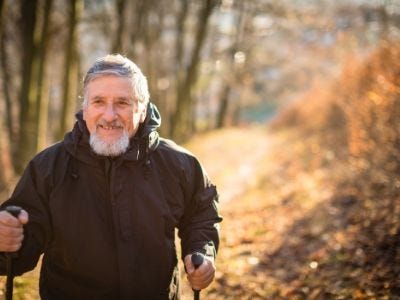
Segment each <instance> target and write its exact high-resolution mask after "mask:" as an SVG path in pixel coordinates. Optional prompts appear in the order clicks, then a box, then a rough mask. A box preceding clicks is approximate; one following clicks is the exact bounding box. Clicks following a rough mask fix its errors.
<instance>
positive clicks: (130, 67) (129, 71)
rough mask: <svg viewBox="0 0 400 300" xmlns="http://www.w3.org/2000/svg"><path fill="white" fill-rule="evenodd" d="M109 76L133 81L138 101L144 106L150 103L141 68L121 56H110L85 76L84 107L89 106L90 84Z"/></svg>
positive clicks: (94, 66) (145, 80) (105, 57)
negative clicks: (96, 79)
mask: <svg viewBox="0 0 400 300" xmlns="http://www.w3.org/2000/svg"><path fill="white" fill-rule="evenodd" d="M109 75H113V76H119V77H125V78H129V79H131V81H132V87H133V93H134V96H135V97H136V98H137V100H138V101H139V102H142V103H144V104H147V103H148V102H149V99H150V94H149V88H148V85H147V79H146V77H145V76H144V75H143V73H142V71H141V70H140V68H139V67H138V66H137V65H136V64H135V63H134V62H133V61H131V60H130V59H128V58H126V57H124V56H122V55H120V54H109V55H106V56H104V57H102V58H99V59H98V60H96V62H95V63H94V64H93V65H92V66H91V67H90V69H89V70H88V71H87V73H86V75H85V78H84V80H83V103H82V105H83V107H85V106H86V105H87V104H88V103H87V99H86V96H85V91H86V87H87V85H88V84H89V82H91V81H92V80H93V79H95V78H98V77H101V76H109Z"/></svg>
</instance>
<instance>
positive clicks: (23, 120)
mask: <svg viewBox="0 0 400 300" xmlns="http://www.w3.org/2000/svg"><path fill="white" fill-rule="evenodd" d="M37 4H38V1H37V0H22V2H21V19H20V24H21V34H22V36H21V37H22V49H21V51H22V61H23V64H22V83H21V90H20V95H19V103H20V115H19V124H20V131H19V139H18V146H17V148H16V160H15V167H16V170H17V172H21V171H22V169H23V167H24V166H25V164H26V163H27V161H28V160H29V158H30V156H31V155H32V153H34V151H35V149H36V134H37V132H35V128H36V126H35V108H36V104H35V101H36V86H35V85H34V80H33V76H32V75H33V74H32V73H33V70H34V67H35V64H37V61H35V57H36V55H35V54H36V51H37V48H36V46H35V44H34V33H35V27H36V9H37Z"/></svg>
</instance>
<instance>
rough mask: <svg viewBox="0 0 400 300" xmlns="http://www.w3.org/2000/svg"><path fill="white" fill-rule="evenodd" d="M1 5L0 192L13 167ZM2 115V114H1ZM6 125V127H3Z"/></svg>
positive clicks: (8, 79)
mask: <svg viewBox="0 0 400 300" xmlns="http://www.w3.org/2000/svg"><path fill="white" fill-rule="evenodd" d="M3 5H4V1H3V0H0V56H1V60H0V63H1V69H2V77H3V78H2V79H3V82H2V84H3V92H4V98H5V113H6V116H5V123H6V124H4V123H3V122H0V192H2V191H4V190H5V189H6V187H7V186H8V184H9V182H10V181H11V179H12V177H13V176H14V168H13V165H12V160H11V157H12V156H11V149H10V146H11V140H10V137H11V136H13V135H12V134H13V131H12V129H13V126H12V124H13V123H12V114H11V96H10V92H9V89H8V84H9V82H10V75H9V71H8V70H9V68H8V65H7V64H6V62H7V59H6V57H7V56H6V51H5V37H4V27H3V22H4V21H3V20H4V18H3V11H4V9H3ZM1 117H3V116H1ZM4 126H6V127H7V129H5V128H4Z"/></svg>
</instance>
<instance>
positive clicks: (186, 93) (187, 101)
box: [171, 0, 218, 141]
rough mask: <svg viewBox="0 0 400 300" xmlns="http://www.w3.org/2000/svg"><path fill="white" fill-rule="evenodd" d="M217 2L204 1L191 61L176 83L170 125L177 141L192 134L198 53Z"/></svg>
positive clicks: (172, 134) (212, 0)
mask: <svg viewBox="0 0 400 300" xmlns="http://www.w3.org/2000/svg"><path fill="white" fill-rule="evenodd" d="M217 2H218V1H215V0H206V1H205V2H204V6H203V8H202V10H201V13H200V14H199V18H198V26H197V31H196V34H195V45H194V47H193V52H192V55H191V61H190V64H189V66H188V67H187V69H186V73H185V78H184V80H183V81H182V82H178V84H179V86H178V91H177V101H176V108H175V113H174V117H173V119H172V124H171V136H172V137H173V138H175V139H177V140H178V141H179V140H180V141H182V140H185V139H187V137H188V136H189V135H190V134H191V133H192V132H191V128H192V126H191V124H192V120H191V119H192V109H193V105H192V89H193V86H194V85H195V83H196V80H197V76H198V66H199V61H200V52H201V50H202V48H203V46H204V40H205V37H206V35H207V26H208V20H209V17H210V16H211V13H212V11H213V9H214V7H215V6H216V4H217Z"/></svg>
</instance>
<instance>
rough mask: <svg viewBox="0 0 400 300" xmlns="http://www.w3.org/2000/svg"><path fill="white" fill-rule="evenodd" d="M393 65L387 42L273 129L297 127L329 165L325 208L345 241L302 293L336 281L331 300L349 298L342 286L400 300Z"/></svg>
mask: <svg viewBox="0 0 400 300" xmlns="http://www.w3.org/2000/svg"><path fill="white" fill-rule="evenodd" d="M399 58H400V44H399V43H392V44H390V43H388V42H385V43H383V44H382V45H381V46H380V47H379V48H378V49H377V50H376V51H375V52H374V53H372V54H371V55H370V56H369V57H368V58H367V59H366V60H364V61H355V60H353V61H348V63H347V66H346V68H345V70H344V72H343V74H342V75H341V77H340V78H339V79H338V80H337V81H336V82H335V83H334V84H333V85H332V86H330V87H327V88H325V89H321V88H316V89H314V90H313V91H312V92H310V93H308V94H307V95H306V96H305V97H304V98H303V99H302V101H298V102H296V103H293V104H292V105H291V107H289V108H288V109H287V110H286V111H285V112H284V113H283V114H282V115H280V116H279V117H278V118H277V119H276V120H275V121H274V123H273V128H275V129H276V128H283V127H286V126H289V127H296V129H298V132H300V133H301V138H303V139H304V140H306V139H309V140H310V139H312V140H313V141H314V142H316V143H317V144H318V147H320V149H325V150H326V151H330V152H331V153H332V154H333V156H334V158H335V159H333V160H331V162H330V163H329V164H328V166H327V168H328V169H330V170H331V171H330V172H331V178H330V180H331V181H332V184H333V185H334V187H335V188H334V197H333V198H332V200H331V201H330V205H333V206H334V207H336V209H337V208H338V205H339V208H340V211H341V214H340V215H337V218H338V220H340V222H342V224H343V225H342V226H343V228H342V231H341V234H342V235H343V236H344V237H346V238H344V239H343V240H345V241H346V242H345V243H341V247H340V249H336V250H334V249H333V250H334V251H331V252H330V254H329V255H328V256H329V257H331V259H333V257H336V259H334V260H333V261H330V260H325V261H324V263H322V264H320V266H319V269H320V271H322V272H319V275H318V276H315V275H308V276H309V278H308V279H309V280H310V279H311V281H310V282H311V283H309V284H308V285H307V286H308V288H310V287H318V289H320V290H321V289H322V291H323V292H326V291H327V290H328V289H327V288H328V287H329V286H331V287H332V286H334V287H335V286H336V285H337V281H335V276H336V279H337V276H340V277H341V281H340V282H341V283H340V284H339V286H341V287H342V290H341V291H339V292H338V294H333V295H336V296H338V295H347V292H344V291H345V289H344V287H345V288H346V289H347V290H348V293H350V294H351V295H352V297H354V298H359V299H364V298H368V297H372V296H374V297H388V296H395V295H397V296H399V295H400V290H399V286H400V285H399V283H400V282H399V279H398V274H400V267H399V266H400V253H399V248H400V203H399V198H400V193H399V190H400V180H399V173H400V60H399ZM320 166H322V164H321V165H320ZM320 213H323V212H322V211H320ZM336 235H337V234H336ZM338 257H339V258H340V259H337V258H338ZM335 269H336V271H335ZM313 280H315V281H313ZM322 282H323V284H321V283H322ZM303 284H304V282H303ZM356 286H358V288H356ZM335 288H336V287H335ZM335 288H331V291H334V290H335ZM294 290H295V291H297V290H296V289H294ZM325 295H326V294H325ZM330 295H331V296H333V295H332V294H330Z"/></svg>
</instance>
